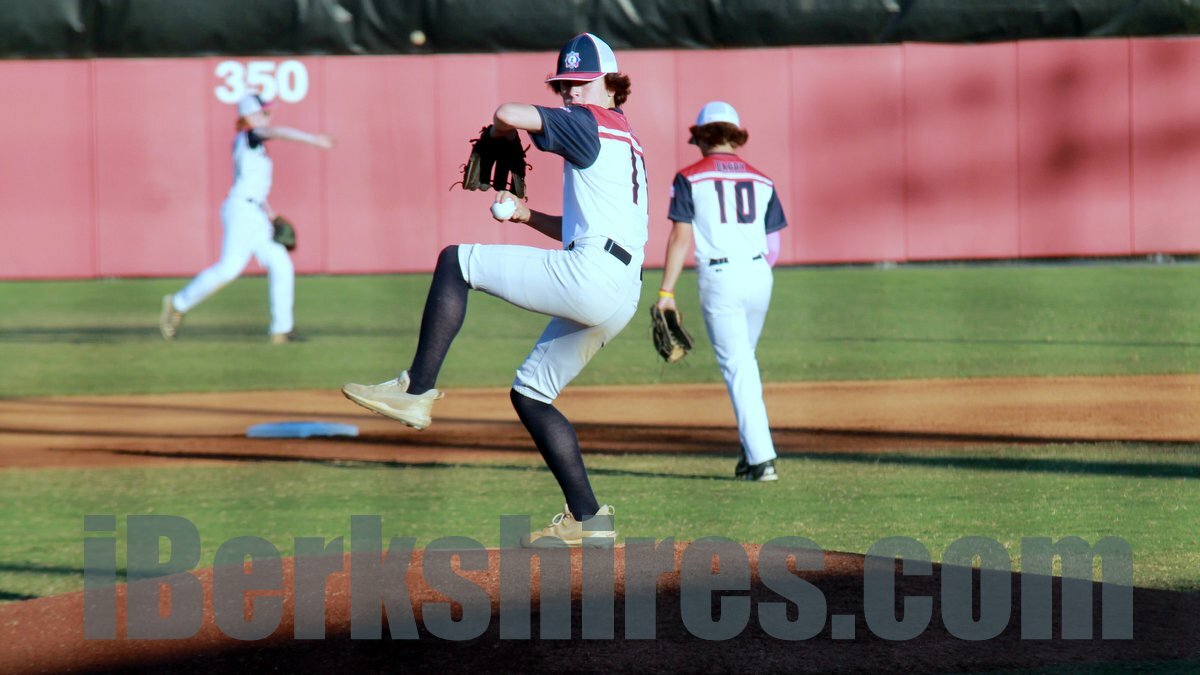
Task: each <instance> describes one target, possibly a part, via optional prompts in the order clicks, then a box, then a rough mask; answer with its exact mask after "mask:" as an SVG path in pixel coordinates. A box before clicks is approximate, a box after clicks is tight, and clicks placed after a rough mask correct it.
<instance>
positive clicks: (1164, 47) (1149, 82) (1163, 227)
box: [1130, 39, 1200, 253]
mask: <svg viewBox="0 0 1200 675" xmlns="http://www.w3.org/2000/svg"><path fill="white" fill-rule="evenodd" d="M1130 75H1131V79H1132V85H1133V90H1132V98H1133V106H1132V124H1131V134H1130V135H1131V138H1132V139H1133V249H1134V252H1136V253H1153V252H1156V251H1175V252H1186V253H1195V252H1197V251H1200V198H1198V197H1197V194H1196V192H1197V190H1196V188H1197V186H1200V86H1197V84H1198V83H1200V41H1197V40H1181V39H1156V40H1137V41H1134V42H1133V43H1132V51H1131V63H1130Z"/></svg>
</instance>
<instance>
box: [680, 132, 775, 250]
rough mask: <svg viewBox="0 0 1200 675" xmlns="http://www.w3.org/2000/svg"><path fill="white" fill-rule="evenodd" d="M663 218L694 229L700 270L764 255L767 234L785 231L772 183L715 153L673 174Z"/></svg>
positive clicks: (732, 158) (728, 155)
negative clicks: (723, 261) (712, 263)
mask: <svg viewBox="0 0 1200 675" xmlns="http://www.w3.org/2000/svg"><path fill="white" fill-rule="evenodd" d="M667 217H668V218H670V219H671V220H674V221H678V222H681V223H691V224H692V226H693V230H694V232H695V240H696V262H697V264H699V265H707V264H709V261H712V260H720V259H722V258H728V259H730V260H750V259H752V258H754V257H755V256H759V255H765V254H766V252H767V234H768V233H770V232H775V231H777V230H782V229H783V228H785V227H787V219H786V218H784V215H783V208H782V207H781V206H780V204H779V197H778V195H777V194H776V193H775V183H774V182H773V181H772V180H771V179H770V178H767V176H766V175H765V174H764V173H762V172H761V171H759V170H757V169H755V168H754V167H752V166H750V165H749V164H747V163H746V162H744V161H743V160H742V159H741V158H740V157H738V156H737V155H734V154H732V153H713V154H711V155H708V156H707V157H705V158H703V159H701V160H700V161H699V162H696V163H695V164H692V165H691V166H689V167H687V168H685V169H683V170H681V171H680V172H679V173H677V174H675V182H674V183H673V184H672V185H671V206H670V209H669V211H668V213H667Z"/></svg>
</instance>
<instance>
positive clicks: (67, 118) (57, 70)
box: [0, 61, 96, 279]
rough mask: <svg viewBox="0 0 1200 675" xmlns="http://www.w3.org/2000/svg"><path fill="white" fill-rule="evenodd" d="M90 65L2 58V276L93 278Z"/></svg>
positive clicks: (0, 177) (0, 215)
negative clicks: (3, 98)
mask: <svg viewBox="0 0 1200 675" xmlns="http://www.w3.org/2000/svg"><path fill="white" fill-rule="evenodd" d="M91 84H92V64H91V63H87V62H82V61H46V62H34V63H29V62H20V61H0V90H2V91H4V92H7V94H6V97H5V104H4V106H3V109H2V110H0V118H2V119H3V122H2V123H0V147H2V148H3V149H4V150H3V152H4V159H3V161H0V278H8V279H19V278H38V277H60V278H72V277H90V276H94V275H95V274H96V265H95V261H96V251H95V246H96V229H95V221H94V214H95V212H96V210H95V208H94V202H93V200H94V198H95V189H94V188H95V186H94V185H93V176H94V172H93V167H94V166H95V152H94V148H93V143H92V141H93V138H94V137H95V135H94V134H93V127H92V115H91V106H90V97H91V91H92V86H91Z"/></svg>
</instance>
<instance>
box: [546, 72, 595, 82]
mask: <svg viewBox="0 0 1200 675" xmlns="http://www.w3.org/2000/svg"><path fill="white" fill-rule="evenodd" d="M607 74H608V73H595V72H592V73H571V74H570V75H554V76H553V77H547V78H546V81H547V82H560V81H564V80H567V81H571V82H591V81H592V80H598V79H600V78H602V77H604V76H605V75H607Z"/></svg>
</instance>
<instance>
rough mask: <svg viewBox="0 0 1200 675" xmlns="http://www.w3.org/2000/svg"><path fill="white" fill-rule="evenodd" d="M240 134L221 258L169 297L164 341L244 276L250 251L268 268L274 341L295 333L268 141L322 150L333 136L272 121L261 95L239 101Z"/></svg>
mask: <svg viewBox="0 0 1200 675" xmlns="http://www.w3.org/2000/svg"><path fill="white" fill-rule="evenodd" d="M237 113H238V120H237V137H236V138H234V141H233V187H231V188H230V189H229V195H228V196H227V197H226V198H225V202H224V203H223V204H221V225H222V227H223V229H224V234H223V237H222V240H221V259H220V260H218V261H217V262H216V263H214V264H213V265H212V266H211V267H209V268H208V269H206V270H204V271H203V272H201V273H200V274H198V275H196V278H195V279H192V281H191V283H189V284H188V285H187V286H185V287H184V289H183V290H181V291H179V292H178V293H174V294H170V295H166V296H163V301H162V315H161V316H160V317H159V321H158V328H159V332H161V333H162V336H163V339H164V340H174V339H175V335H176V334H177V333H178V332H179V326H180V324H181V323H183V317H184V315H185V314H187V313H188V312H190V311H191V310H192V308H193V307H195V306H196V305H199V304H200V303H201V302H204V300H205V299H207V298H208V297H209V296H211V295H212V294H213V293H216V292H217V291H218V290H220V289H221V287H223V286H224V285H225V284H227V283H229V282H231V281H233V280H234V279H236V278H238V276H239V275H241V273H242V270H244V269H245V267H246V264H247V263H249V262H250V256H254V257H255V258H256V259H257V260H258V262H259V264H261V265H262V266H263V267H265V268H266V269H267V283H268V287H269V294H270V303H271V326H270V338H271V343H272V344H286V343H288V342H291V341H292V340H293V339H294V336H293V334H292V328H293V320H292V304H293V299H294V290H293V289H294V287H295V283H296V273H295V270H294V269H293V267H292V259H291V257H290V256H289V255H288V251H287V249H286V248H284V247H283V245H282V244H279V243H277V242H275V241H274V240H273V239H272V227H271V220H272V219H274V218H275V212H274V211H273V210H272V209H271V205H270V204H269V203H268V202H267V195H268V193H270V191H271V172H272V162H271V156H270V155H269V154H267V145H266V142H267V141H269V140H273V139H276V138H278V139H281V140H285V141H296V142H299V143H305V144H307V145H312V146H315V147H318V148H321V149H322V150H328V149H330V148H332V147H333V137H331V136H328V135H326V134H310V133H306V132H303V131H299V130H297V129H291V128H288V127H279V126H271V125H270V120H271V111H270V109H269V107H268V105H267V104H265V103H263V100H262V99H261V98H259V97H258V96H257V95H256V94H249V95H247V96H245V97H243V98H242V99H241V100H240V101H238V104H237Z"/></svg>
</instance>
